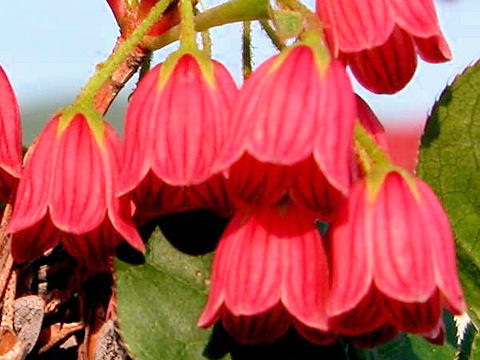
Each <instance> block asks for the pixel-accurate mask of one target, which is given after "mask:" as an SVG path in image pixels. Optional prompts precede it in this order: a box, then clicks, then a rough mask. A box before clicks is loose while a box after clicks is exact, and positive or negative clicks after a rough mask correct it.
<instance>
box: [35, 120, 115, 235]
mask: <svg viewBox="0 0 480 360" xmlns="http://www.w3.org/2000/svg"><path fill="white" fill-rule="evenodd" d="M55 141H56V148H57V153H56V159H55V166H54V167H53V171H52V175H51V176H52V178H53V180H52V190H51V193H50V199H49V200H50V215H51V217H52V222H53V223H54V224H55V226H56V227H58V228H59V229H60V230H62V231H64V232H67V233H71V234H77V235H80V234H85V233H87V232H90V231H92V230H94V229H95V228H97V227H99V226H100V224H101V223H102V221H103V219H104V218H105V214H106V210H107V203H106V173H105V168H104V166H103V159H102V157H103V154H102V152H103V150H102V149H101V148H100V145H99V144H98V143H97V140H96V139H95V136H94V135H93V132H92V131H91V129H90V127H89V125H88V123H87V119H86V118H85V117H84V116H83V115H75V117H74V118H73V119H72V120H71V122H70V123H69V125H68V126H67V128H66V129H65V130H63V131H62V132H61V133H59V134H58V135H57V139H56V140H55ZM32 161H33V159H32Z"/></svg>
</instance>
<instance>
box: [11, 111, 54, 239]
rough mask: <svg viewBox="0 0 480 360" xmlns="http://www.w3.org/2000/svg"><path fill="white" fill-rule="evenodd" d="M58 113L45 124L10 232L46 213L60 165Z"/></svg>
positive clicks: (23, 181)
mask: <svg viewBox="0 0 480 360" xmlns="http://www.w3.org/2000/svg"><path fill="white" fill-rule="evenodd" d="M57 128H58V116H56V117H54V118H53V119H52V120H51V121H49V122H48V124H47V125H46V126H45V129H44V130H43V131H42V133H41V134H40V137H39V138H38V141H37V143H36V145H35V148H34V150H33V151H32V154H31V156H30V157H29V159H28V161H27V163H26V165H25V169H24V171H23V175H22V178H21V181H20V183H19V185H18V191H17V196H16V198H15V204H14V206H13V213H12V218H11V219H10V222H9V224H8V232H9V233H15V232H18V231H21V230H24V229H27V228H28V227H30V226H32V225H34V224H35V223H37V222H38V221H40V219H42V218H43V217H45V216H46V213H47V205H48V199H49V196H50V191H51V185H52V174H53V169H55V167H56V158H57V151H58V147H57V146H56V142H57V139H56V137H57Z"/></svg>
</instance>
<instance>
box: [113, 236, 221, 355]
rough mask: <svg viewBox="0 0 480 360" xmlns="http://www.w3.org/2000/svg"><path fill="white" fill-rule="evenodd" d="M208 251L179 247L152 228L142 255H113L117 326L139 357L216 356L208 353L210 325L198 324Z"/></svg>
mask: <svg viewBox="0 0 480 360" xmlns="http://www.w3.org/2000/svg"><path fill="white" fill-rule="evenodd" d="M210 262H211V255H203V256H190V255H186V254H183V253H181V252H180V251H178V250H177V249H175V248H174V247H173V246H172V245H171V244H170V243H169V242H168V241H166V240H165V238H164V237H163V235H162V233H161V232H160V230H158V229H157V230H155V231H154V233H153V235H152V236H151V238H150V241H149V248H148V250H147V255H146V261H145V264H143V265H137V266H132V265H129V264H127V263H124V262H122V261H120V260H117V261H116V263H115V269H116V277H117V283H116V286H117V287H116V290H117V291H116V293H117V307H118V317H119V325H120V331H121V335H122V338H123V340H124V341H125V343H126V344H127V348H128V350H129V351H130V352H131V353H132V354H133V356H134V358H136V359H139V360H160V359H161V360H169V359H171V360H181V359H186V360H190V359H191V360H196V359H206V358H216V359H218V358H221V355H223V354H221V355H219V356H213V355H210V354H208V351H206V346H207V344H208V343H209V339H210V335H211V331H207V330H202V329H199V328H197V326H196V323H197V318H198V316H199V315H200V312H201V310H202V308H203V306H204V304H205V300H206V295H207V283H208V278H209V273H210Z"/></svg>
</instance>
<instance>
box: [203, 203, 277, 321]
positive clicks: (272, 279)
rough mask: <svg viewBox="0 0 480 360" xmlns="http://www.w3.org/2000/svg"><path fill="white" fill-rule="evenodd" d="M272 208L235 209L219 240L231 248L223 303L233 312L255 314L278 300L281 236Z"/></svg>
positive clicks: (235, 313) (274, 210) (236, 313)
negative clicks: (238, 210) (245, 210)
mask: <svg viewBox="0 0 480 360" xmlns="http://www.w3.org/2000/svg"><path fill="white" fill-rule="evenodd" d="M276 211H278V210H277V209H273V210H269V209H267V210H263V211H262V210H260V211H255V212H253V213H252V214H250V215H248V214H246V213H244V212H239V213H238V214H237V215H235V216H234V218H233V219H232V221H231V222H230V225H229V226H228V228H227V230H226V231H225V234H224V236H223V237H222V239H221V240H220V241H225V242H229V243H231V245H230V247H231V248H232V249H231V253H232V257H231V260H230V262H229V264H228V265H227V266H228V267H227V269H228V270H227V274H226V279H225V282H226V284H225V286H226V290H225V306H226V307H227V308H228V310H229V311H230V312H231V313H232V314H234V315H237V316H238V315H248V316H251V315H257V314H260V313H262V312H264V311H267V310H268V309H270V308H272V307H273V306H275V305H276V304H277V303H278V302H279V301H280V297H281V291H282V278H283V271H284V266H283V265H285V264H284V262H283V260H282V259H283V258H282V250H283V249H282V247H283V245H282V243H283V241H285V239H284V238H281V237H279V236H278V235H279V234H278V233H277V232H276V230H277V229H275V226H278V225H279V224H278V221H279V219H278V215H277V214H276V213H275V212H276ZM283 220H286V219H283ZM223 271H226V270H225V268H224V269H223ZM212 281H213V279H212Z"/></svg>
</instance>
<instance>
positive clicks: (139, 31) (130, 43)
mask: <svg viewBox="0 0 480 360" xmlns="http://www.w3.org/2000/svg"><path fill="white" fill-rule="evenodd" d="M171 2H172V0H160V1H159V2H158V3H157V4H155V6H154V7H153V8H152V9H151V10H150V12H149V13H148V15H147V17H146V18H145V19H144V20H143V21H142V23H141V24H140V25H139V26H138V27H137V28H136V29H135V31H134V32H133V33H132V34H131V35H130V36H129V37H128V39H127V40H125V42H123V43H122V44H121V45H120V46H119V47H118V49H117V51H115V52H114V53H113V54H112V55H111V56H110V57H109V58H108V59H107V61H105V62H104V63H103V64H101V65H100V66H99V67H98V70H97V72H96V73H95V75H93V77H92V78H91V79H90V80H89V82H88V83H87V85H86V86H85V88H84V89H83V90H82V91H81V92H80V94H79V96H78V97H77V100H76V101H75V104H80V103H83V104H85V105H87V106H93V101H94V98H95V95H96V93H97V91H98V90H99V89H100V88H101V87H102V85H103V84H104V83H105V82H106V81H108V79H110V77H111V76H112V74H113V73H114V72H115V70H116V69H117V68H118V67H119V66H120V65H121V64H122V63H123V61H124V60H125V59H126V58H127V56H128V55H129V54H130V53H131V52H132V51H133V50H134V49H135V47H136V46H137V45H138V44H139V43H140V42H141V40H142V39H143V38H144V37H145V35H146V34H147V33H148V31H149V30H150V28H151V27H152V26H153V24H154V23H155V22H156V21H157V20H158V19H159V18H160V16H161V15H162V14H163V12H164V11H165V10H166V8H167V7H168V6H169V5H170V3H171Z"/></svg>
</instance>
